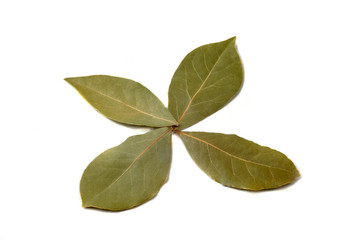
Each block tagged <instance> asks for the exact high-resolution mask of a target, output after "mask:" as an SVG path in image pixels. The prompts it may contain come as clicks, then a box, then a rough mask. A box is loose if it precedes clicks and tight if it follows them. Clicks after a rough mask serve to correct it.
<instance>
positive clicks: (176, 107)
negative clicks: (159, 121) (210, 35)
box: [169, 37, 244, 129]
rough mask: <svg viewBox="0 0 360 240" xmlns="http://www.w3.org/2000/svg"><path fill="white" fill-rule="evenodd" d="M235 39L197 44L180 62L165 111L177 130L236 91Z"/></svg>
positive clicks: (238, 75) (238, 67)
mask: <svg viewBox="0 0 360 240" xmlns="http://www.w3.org/2000/svg"><path fill="white" fill-rule="evenodd" d="M235 40H236V38H235V37H233V38H230V39H228V40H226V41H223V42H218V43H212V44H208V45H204V46H201V47H199V48H197V49H195V50H193V51H192V52H190V53H189V54H188V55H187V56H186V57H185V58H184V59H183V61H182V62H181V63H180V65H179V67H178V68H177V70H176V71H175V73H174V76H173V78H172V80H171V84H170V88H169V111H170V112H171V113H172V114H173V116H174V117H175V118H176V120H177V121H178V123H179V127H178V129H185V128H187V127H190V126H191V125H193V124H195V123H197V122H199V121H201V120H202V119H204V118H206V117H208V116H210V115H211V114H213V113H214V112H216V111H218V110H219V109H220V108H222V107H223V106H224V105H225V104H226V103H227V102H229V100H230V99H231V98H232V97H234V96H235V95H236V94H237V93H238V92H239V90H240V87H241V85H242V83H243V75H244V74H243V68H242V64H241V61H240V57H239V55H238V52H237V50H236V46H235Z"/></svg>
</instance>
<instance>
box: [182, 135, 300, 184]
mask: <svg viewBox="0 0 360 240" xmlns="http://www.w3.org/2000/svg"><path fill="white" fill-rule="evenodd" d="M178 133H179V134H180V137H181V139H182V140H183V142H184V144H185V146H186V149H187V150H188V152H189V154H190V155H191V157H192V158H193V159H194V161H195V162H196V164H197V165H198V166H199V167H200V168H201V169H202V170H203V171H204V172H205V173H206V174H207V175H209V176H210V177H211V178H212V179H214V180H215V181H217V182H219V183H221V184H223V185H225V186H228V187H234V188H240V189H246V190H262V189H269V188H276V187H280V186H282V185H285V184H288V183H291V182H292V181H294V180H295V179H296V178H297V177H299V176H300V174H299V172H298V170H297V169H296V167H295V165H294V164H293V163H292V161H291V160H290V159H288V158H287V157H286V156H285V155H284V154H282V153H280V152H278V151H276V150H273V149H271V148H268V147H263V146H260V145H258V144H256V143H253V142H251V141H248V140H246V139H243V138H241V137H238V136H236V135H227V134H220V133H206V132H180V131H179V132H178Z"/></svg>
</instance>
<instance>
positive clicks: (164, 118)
mask: <svg viewBox="0 0 360 240" xmlns="http://www.w3.org/2000/svg"><path fill="white" fill-rule="evenodd" d="M65 80H66V81H67V82H69V83H70V84H71V85H72V86H73V87H75V88H76V90H77V91H78V92H79V93H80V94H81V95H82V96H83V97H84V98H85V99H86V100H87V101H88V102H89V103H90V104H91V105H92V106H93V107H94V108H95V109H96V110H98V111H99V112H100V113H102V114H103V115H104V116H106V117H108V118H110V119H112V120H114V121H117V122H122V123H126V124H133V125H141V126H150V127H165V126H172V125H177V122H176V120H175V119H174V118H173V116H172V115H171V113H170V112H169V111H168V110H167V109H166V107H165V106H164V104H163V103H162V102H161V101H160V100H159V99H158V98H157V97H156V96H155V95H154V94H153V93H152V92H151V91H150V90H149V89H147V88H146V87H144V86H143V85H141V84H140V83H138V82H135V81H132V80H130V79H126V78H120V77H112V76H106V75H94V76H87V77H75V78H66V79H65Z"/></svg>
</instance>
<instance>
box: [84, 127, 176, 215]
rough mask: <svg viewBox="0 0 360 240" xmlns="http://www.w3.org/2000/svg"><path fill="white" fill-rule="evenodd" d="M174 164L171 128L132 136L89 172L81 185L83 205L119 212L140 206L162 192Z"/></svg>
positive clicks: (87, 171) (108, 151) (102, 157)
mask: <svg viewBox="0 0 360 240" xmlns="http://www.w3.org/2000/svg"><path fill="white" fill-rule="evenodd" d="M170 163H171V130H170V129H168V128H159V129H156V130H151V131H150V132H148V133H146V134H143V135H136V136H132V137H129V138H128V139H127V140H126V141H125V142H123V143H122V144H120V145H119V146H117V147H114V148H111V149H108V150H107V151H105V152H103V153H102V154H100V155H99V156H98V157H97V158H95V160H94V161H92V162H91V163H90V164H89V166H88V167H87V168H86V169H85V171H84V173H83V176H82V178H81V182H80V192H81V198H82V202H83V206H84V207H94V208H100V209H106V210H112V211H118V210H125V209H129V208H132V207H135V206H137V205H140V204H142V203H144V202H146V201H148V200H150V199H151V198H153V197H154V196H155V195H156V194H157V193H158V192H159V190H160V188H161V187H162V185H163V184H164V183H165V182H166V180H167V178H168V174H169V170H170Z"/></svg>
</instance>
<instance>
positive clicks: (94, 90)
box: [73, 82, 177, 124]
mask: <svg viewBox="0 0 360 240" xmlns="http://www.w3.org/2000/svg"><path fill="white" fill-rule="evenodd" d="M73 84H77V85H80V86H82V87H84V88H87V89H89V90H91V91H93V92H95V93H97V94H99V95H102V96H104V97H106V98H109V99H111V100H113V101H116V102H119V103H121V104H123V105H125V106H127V107H129V108H131V109H134V110H136V111H138V112H140V113H142V114H145V115H148V116H151V117H153V118H157V119H160V120H163V121H166V122H169V123H172V124H177V123H175V122H173V121H171V120H169V119H166V118H162V117H158V116H155V115H153V114H151V113H147V112H144V111H142V110H140V109H138V108H136V107H134V106H131V105H129V104H126V103H125V102H123V101H121V100H119V99H117V98H114V97H111V96H109V95H106V94H104V93H102V92H100V91H98V90H96V89H94V88H91V87H88V86H86V85H83V84H81V83H75V82H74V83H73Z"/></svg>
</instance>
